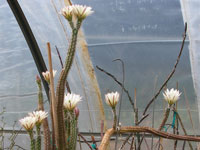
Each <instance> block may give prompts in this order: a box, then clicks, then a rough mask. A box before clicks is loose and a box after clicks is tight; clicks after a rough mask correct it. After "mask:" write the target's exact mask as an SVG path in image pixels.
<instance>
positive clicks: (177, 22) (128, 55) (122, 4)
mask: <svg viewBox="0 0 200 150" xmlns="http://www.w3.org/2000/svg"><path fill="white" fill-rule="evenodd" d="M19 3H20V5H21V7H22V9H23V11H24V13H25V16H26V17H27V19H28V22H29V23H30V26H31V28H32V30H33V33H34V35H35V37H36V40H37V42H38V44H39V47H40V49H41V52H42V55H43V56H44V59H45V62H46V64H47V50H46V42H48V41H49V42H50V43H51V46H52V56H53V65H54V66H53V67H54V69H56V70H58V72H60V70H61V67H60V64H59V58H58V57H57V54H56V51H55V45H56V46H57V47H58V49H59V50H60V53H61V56H62V59H63V60H64V59H65V58H64V56H66V53H67V46H68V41H69V37H70V28H69V26H68V24H67V21H66V20H65V19H64V18H63V17H62V16H61V15H59V14H58V13H59V11H60V9H61V8H62V7H63V6H64V2H63V1H61V0H59V1H53V0H43V1H41V0H32V1H27V0H26V1H25V0H19ZM73 3H78V4H86V5H89V6H91V7H92V8H93V9H94V11H95V13H94V14H92V15H91V16H90V17H88V18H87V19H86V20H85V21H84V23H83V30H84V33H85V37H86V40H87V42H88V49H89V52H90V57H91V61H92V63H93V66H94V70H93V68H89V69H88V68H87V63H86V62H85V60H86V58H85V53H83V51H82V47H81V45H78V49H77V53H76V60H75V61H74V64H73V67H72V70H71V71H70V75H69V78H68V80H69V83H70V86H71V89H72V91H73V92H75V93H78V94H80V95H81V96H82V97H83V101H82V102H81V103H80V104H79V108H80V111H81V116H80V120H79V127H80V131H94V132H99V131H100V122H101V118H102V115H101V113H102V111H103V110H102V109H101V108H100V105H99V99H101V97H102V98H103V99H104V94H105V93H107V92H108V91H115V90H117V91H119V92H120V91H121V88H120V87H119V86H118V85H117V84H116V83H115V82H114V81H113V80H112V79H111V78H110V77H108V76H107V75H105V74H104V73H102V72H100V71H99V70H97V69H96V67H95V66H96V65H98V66H100V67H102V68H104V69H105V70H107V71H109V72H110V73H112V74H113V75H115V76H116V77H117V79H118V80H120V81H121V80H122V68H121V64H120V62H118V61H116V62H112V60H114V59H118V58H120V59H122V60H123V61H124V64H125V87H126V88H127V89H128V90H129V92H130V95H131V96H132V97H134V88H136V90H137V106H138V108H139V112H140V115H139V116H140V117H141V114H142V111H143V109H144V107H145V104H146V103H147V102H148V101H149V100H150V99H151V97H152V96H153V95H154V93H155V91H156V90H158V89H159V87H160V85H161V84H162V83H163V81H164V80H165V78H166V77H167V75H168V74H169V73H170V72H171V70H172V68H173V65H174V63H175V61H176V57H177V55H178V52H179V49H180V46H181V41H182V33H183V31H184V23H183V18H182V12H181V6H180V1H179V0H167V1H165V0H127V1H124V0H109V1H106V0H104V1H103V0H93V1H91V0H84V1H82V0H74V1H73ZM0 8H1V9H0V20H1V22H0V49H1V51H0V53H1V55H0V60H1V62H2V63H1V65H0V72H1V80H0V85H1V86H0V94H1V100H0V103H1V107H4V106H5V107H6V113H5V116H6V117H5V118H6V119H7V122H8V125H9V127H11V126H12V124H13V123H12V122H13V118H14V119H19V118H21V117H23V116H25V114H26V113H27V112H29V111H32V110H34V109H35V108H36V106H37V95H36V93H37V87H36V84H35V75H36V74H38V73H37V69H36V66H35V64H34V62H33V59H32V56H31V53H30V51H29V49H28V47H27V44H26V42H25V40H24V37H23V35H22V33H21V31H20V28H19V27H18V24H17V22H16V20H15V18H14V16H13V14H12V12H11V10H10V8H9V7H8V5H7V3H6V1H5V0H3V1H0ZM55 8H56V9H55ZM56 10H57V12H56ZM59 17H60V18H59ZM59 19H60V20H59ZM60 21H61V22H62V23H63V25H64V27H65V30H66V32H64V31H63V27H62V24H61V23H60ZM81 40H82V39H79V41H81ZM187 46H188V42H186V45H185V48H184V51H183V55H182V57H181V61H180V65H179V66H178V68H177V70H176V73H175V75H174V77H173V78H172V79H171V81H170V82H169V83H168V87H169V88H171V87H176V83H177V82H178V87H179V89H180V90H181V91H183V89H184V88H185V91H186V93H187V97H188V99H189V104H190V107H191V110H192V117H193V120H194V121H195V125H197V124H198V113H197V112H198V110H197V105H196V103H197V102H196V100H195V98H194V97H195V94H194V89H193V84H192V76H191V70H190V62H189V53H188V48H187ZM87 58H89V57H87ZM93 71H95V74H96V76H97V80H98V84H99V87H100V90H101V96H100V95H98V94H99V93H98V85H96V84H95V86H94V85H93V84H94V81H95V79H96V78H94V79H92V78H91V75H90V73H91V72H93ZM95 74H94V75H95ZM57 78H58V76H56V79H57ZM99 97H100V98H99ZM122 100H123V101H122V113H121V119H120V122H121V123H122V125H132V124H133V119H134V118H133V117H127V116H131V115H132V116H133V112H132V108H131V106H130V104H129V101H128V99H127V96H126V95H125V94H123V97H122ZM103 104H104V107H105V114H106V119H107V126H108V127H110V126H111V124H112V113H111V110H110V109H109V108H108V106H106V105H105V102H104V101H103ZM152 106H153V105H152ZM164 106H165V103H164V101H163V98H162V94H161V95H160V97H158V99H157V100H156V102H155V104H154V108H155V116H154V118H155V120H156V121H155V122H157V124H156V123H155V124H154V125H155V127H157V125H158V122H159V121H160V120H159V119H158V118H160V117H161V114H162V112H163V107H164ZM179 107H180V108H181V109H180V112H181V115H184V116H186V114H187V110H186V105H185V97H184V94H182V96H181V100H180V102H179ZM46 108H47V109H48V103H46ZM149 111H152V107H151V108H150V109H149ZM152 118H153V116H151V117H149V118H148V119H146V120H145V121H144V122H143V125H150V124H151V123H152V122H153V121H152ZM170 118H172V117H170ZM188 122H189V117H188V118H186V119H185V120H184V123H185V124H186V128H187V129H188V130H189V131H191V132H189V133H191V134H192V133H193V132H192V129H191V128H190V126H191V125H190V123H188ZM196 128H198V127H196Z"/></svg>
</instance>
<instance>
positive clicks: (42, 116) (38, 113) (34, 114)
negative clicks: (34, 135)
mask: <svg viewBox="0 0 200 150" xmlns="http://www.w3.org/2000/svg"><path fill="white" fill-rule="evenodd" d="M29 116H31V117H35V118H36V125H41V123H42V121H43V120H44V119H45V118H47V116H48V113H47V112H45V111H42V110H39V111H34V112H32V113H29Z"/></svg>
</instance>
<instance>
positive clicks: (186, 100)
mask: <svg viewBox="0 0 200 150" xmlns="http://www.w3.org/2000/svg"><path fill="white" fill-rule="evenodd" d="M183 89H184V96H185V102H186V107H187V111H188V114H189V117H190V122H191V125H192V129H193V132H194V135H195V136H197V135H196V133H195V129H194V124H193V121H192V115H191V111H190V105H189V101H188V98H187V94H186V91H185V88H183Z"/></svg>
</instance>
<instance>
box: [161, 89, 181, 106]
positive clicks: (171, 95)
mask: <svg viewBox="0 0 200 150" xmlns="http://www.w3.org/2000/svg"><path fill="white" fill-rule="evenodd" d="M180 95H181V93H180V92H179V90H176V89H175V90H174V89H173V88H172V89H171V90H169V89H167V90H166V91H165V92H164V93H163V96H164V99H165V100H166V101H167V102H168V104H169V106H171V105H172V104H174V103H175V102H176V101H177V100H178V99H179V98H180Z"/></svg>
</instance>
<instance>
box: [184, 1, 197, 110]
mask: <svg viewBox="0 0 200 150" xmlns="http://www.w3.org/2000/svg"><path fill="white" fill-rule="evenodd" d="M181 6H182V12H183V17H184V21H185V22H187V23H188V34H189V39H190V45H189V49H190V62H191V68H192V76H193V82H194V87H195V91H196V95H197V101H198V108H199V109H200V92H199V91H200V52H199V47H200V34H199V31H200V12H199V8H200V1H198V0H191V1H189V0H183V1H181Z"/></svg>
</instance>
